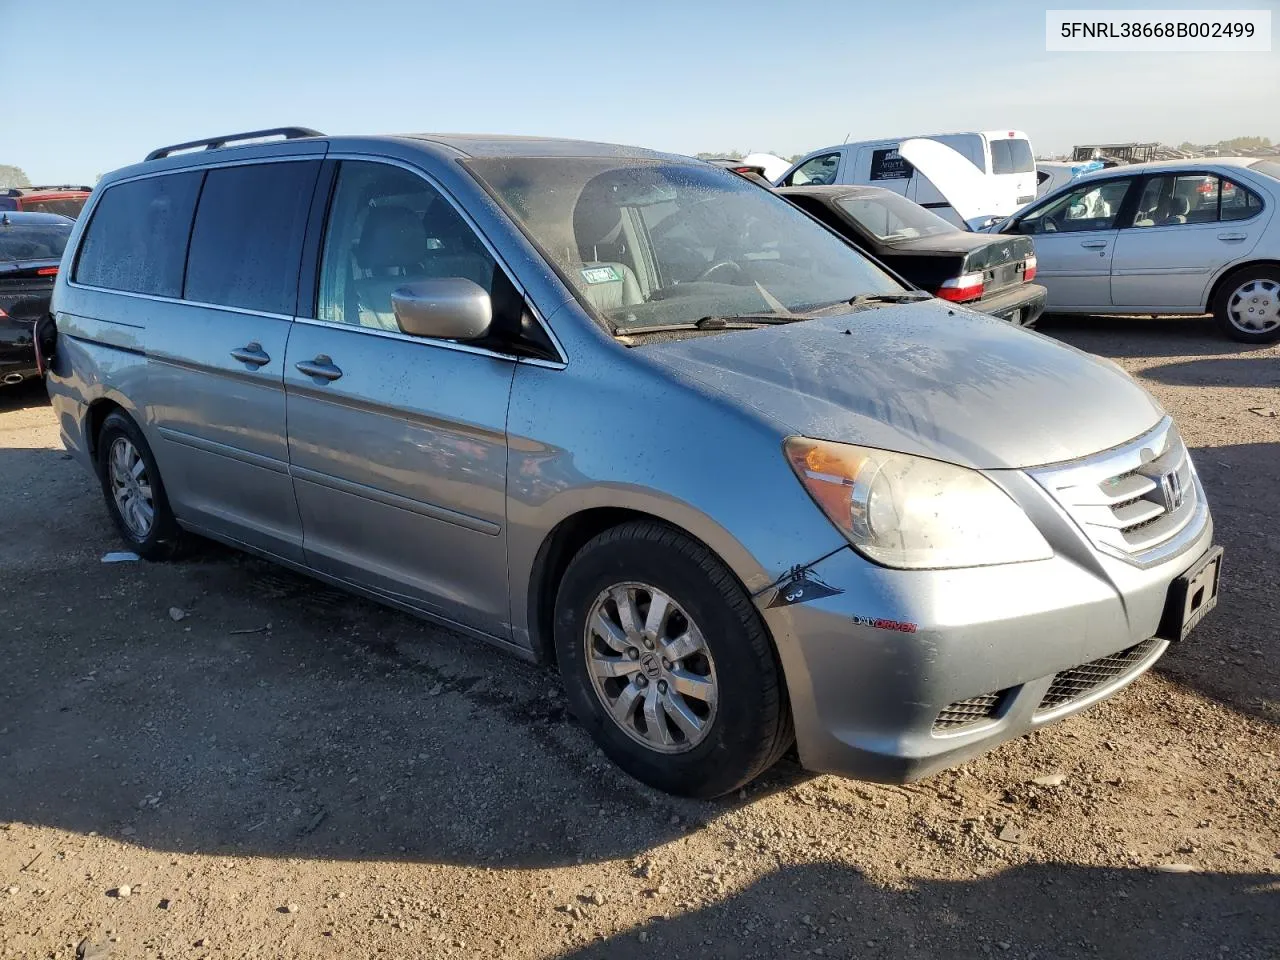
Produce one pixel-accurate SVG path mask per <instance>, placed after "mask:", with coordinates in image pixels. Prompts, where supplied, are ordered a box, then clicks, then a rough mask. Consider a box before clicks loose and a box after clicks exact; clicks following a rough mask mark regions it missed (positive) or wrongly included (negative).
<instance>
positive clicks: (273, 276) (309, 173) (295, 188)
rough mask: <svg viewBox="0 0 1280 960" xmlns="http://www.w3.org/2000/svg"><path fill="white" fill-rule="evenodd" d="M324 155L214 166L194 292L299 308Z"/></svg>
mask: <svg viewBox="0 0 1280 960" xmlns="http://www.w3.org/2000/svg"><path fill="white" fill-rule="evenodd" d="M319 169H320V162H319V161H318V160H306V161H296V162H294V161H289V162H281V163H261V164H250V165H248V166H242V167H221V168H219V169H216V170H210V171H209V174H208V176H207V178H206V179H205V184H204V191H203V192H202V193H201V194H200V207H199V209H198V210H197V211H196V222H195V227H194V229H193V230H192V231H191V255H190V258H189V259H188V262H187V286H186V290H185V291H184V293H183V296H184V297H186V299H188V300H196V301H199V302H201V303H213V304H218V305H219V306H227V307H241V308H242V309H245V310H260V311H262V312H264V313H282V314H290V315H291V314H292V313H293V312H294V307H295V305H296V303H297V293H298V261H299V258H300V256H301V251H302V238H303V233H304V232H305V230H306V226H307V212H308V210H309V209H310V205H311V192H312V190H313V189H314V187H315V182H316V174H317V172H318V171H319Z"/></svg>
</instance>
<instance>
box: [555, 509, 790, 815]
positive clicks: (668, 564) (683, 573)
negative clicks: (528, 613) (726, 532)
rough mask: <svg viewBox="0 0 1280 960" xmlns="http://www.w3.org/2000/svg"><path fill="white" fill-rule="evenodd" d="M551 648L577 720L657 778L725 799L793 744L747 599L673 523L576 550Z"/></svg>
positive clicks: (635, 770) (681, 789) (770, 654)
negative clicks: (724, 795) (554, 648)
mask: <svg viewBox="0 0 1280 960" xmlns="http://www.w3.org/2000/svg"><path fill="white" fill-rule="evenodd" d="M555 645H556V657H557V660H558V661H559V664H560V671H561V674H562V676H563V677H564V683H565V690H566V693H567V695H568V698H569V703H570V706H571V707H572V709H573V712H574V714H575V715H576V716H577V717H578V718H579V720H581V722H582V723H583V724H584V725H585V726H586V728H587V730H588V732H589V733H590V734H591V736H592V737H593V738H594V739H595V740H596V742H597V743H598V744H599V745H600V747H601V749H603V750H604V752H605V753H606V754H608V756H609V757H610V759H612V760H613V761H614V762H615V763H617V764H618V766H620V767H622V768H623V769H624V770H626V771H627V772H628V773H629V774H631V775H632V776H633V777H635V778H636V779H638V780H641V781H643V782H645V783H647V784H649V785H650V786H653V787H657V788H658V789H660V790H665V791H667V792H669V793H677V794H682V795H685V796H694V797H715V796H719V795H721V794H724V793H728V792H730V791H732V790H735V789H737V788H738V787H740V786H742V785H743V784H745V783H747V782H748V781H750V780H752V779H754V778H755V777H757V776H759V775H760V774H761V773H763V772H764V771H765V770H767V769H768V768H769V767H770V766H772V765H773V764H774V763H775V762H777V760H778V759H779V758H780V757H781V756H782V754H783V753H784V752H785V751H786V750H787V748H788V747H790V745H791V742H792V731H791V716H790V710H789V708H788V704H787V699H786V692H785V690H784V689H783V686H782V679H781V672H780V670H779V667H778V664H777V660H776V657H775V655H774V650H773V644H772V642H771V641H770V640H769V637H768V634H767V632H766V631H765V628H764V624H763V623H762V622H761V620H760V616H759V614H758V613H757V611H756V609H755V607H754V605H753V604H752V603H751V599H750V597H748V596H747V594H746V593H745V591H743V589H742V587H741V586H740V585H739V584H738V582H737V581H736V580H735V579H734V577H733V575H732V574H731V573H730V572H729V571H728V570H727V569H726V568H725V567H724V565H723V564H722V563H721V562H720V561H719V560H718V559H717V558H716V557H715V555H714V554H712V553H711V551H709V550H708V549H707V548H706V547H704V546H703V545H702V544H700V543H697V542H696V541H694V540H691V539H690V538H688V537H686V536H684V535H683V534H681V533H679V532H678V531H675V530H673V529H671V528H670V527H667V526H664V525H662V524H660V523H656V522H650V521H636V522H633V523H627V524H623V525H622V526H619V527H615V528H614V529H612V530H608V531H606V532H605V533H602V534H600V535H599V536H597V537H596V538H595V539H593V540H591V541H590V542H589V543H587V545H586V546H584V547H583V548H582V550H580V551H579V552H578V554H577V556H575V557H574V559H573V561H572V562H571V563H570V564H569V568H568V570H566V572H565V575H564V579H563V580H562V582H561V584H560V589H559V592H558V594H557V597H556V615H555Z"/></svg>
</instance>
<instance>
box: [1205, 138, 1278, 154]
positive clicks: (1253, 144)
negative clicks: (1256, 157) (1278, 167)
mask: <svg viewBox="0 0 1280 960" xmlns="http://www.w3.org/2000/svg"><path fill="white" fill-rule="evenodd" d="M1269 146H1271V140H1270V139H1269V138H1268V137H1233V138H1232V139H1230V140H1223V141H1222V142H1221V143H1219V144H1218V147H1219V149H1221V150H1224V151H1233V152H1237V153H1251V152H1252V151H1254V150H1265V149H1266V148H1267V147H1269Z"/></svg>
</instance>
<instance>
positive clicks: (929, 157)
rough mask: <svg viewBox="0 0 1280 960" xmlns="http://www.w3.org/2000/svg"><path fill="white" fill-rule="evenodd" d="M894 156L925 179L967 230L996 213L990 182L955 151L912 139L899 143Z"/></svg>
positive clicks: (997, 204) (922, 139)
mask: <svg viewBox="0 0 1280 960" xmlns="http://www.w3.org/2000/svg"><path fill="white" fill-rule="evenodd" d="M898 154H899V156H901V157H902V158H903V159H904V160H906V161H907V162H908V163H909V164H911V165H912V166H913V167H915V168H916V169H917V170H918V171H920V173H922V174H923V175H924V176H926V177H928V178H929V182H930V183H932V184H933V185H934V186H935V187H937V188H938V192H939V193H940V194H942V196H943V197H944V198H945V199H946V201H947V203H949V204H951V207H952V209H954V210H955V212H956V213H958V214H960V217H961V218H962V219H963V220H964V221H965V222H966V223H968V224H970V226H972V225H973V222H974V221H982V220H985V219H986V218H987V217H990V216H992V215H994V214H995V212H996V211H997V210H998V209H999V206H1000V205H999V202H998V201H997V200H996V197H995V194H994V187H993V185H992V180H991V178H990V177H988V176H987V175H986V174H985V173H983V171H981V170H979V169H978V168H977V167H975V166H974V165H973V161H972V160H970V159H969V158H968V157H966V156H965V155H964V154H962V153H960V152H959V151H958V150H954V149H952V148H951V147H949V146H947V145H946V144H945V143H939V142H938V141H937V140H930V139H929V138H928V137H914V138H912V139H911V140H904V141H902V143H901V144H900V145H899V146H898Z"/></svg>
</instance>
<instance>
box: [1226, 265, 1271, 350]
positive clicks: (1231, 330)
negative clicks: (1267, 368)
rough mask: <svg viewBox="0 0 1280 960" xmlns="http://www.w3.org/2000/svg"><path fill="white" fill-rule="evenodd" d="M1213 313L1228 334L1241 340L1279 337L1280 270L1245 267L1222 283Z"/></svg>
mask: <svg viewBox="0 0 1280 960" xmlns="http://www.w3.org/2000/svg"><path fill="white" fill-rule="evenodd" d="M1213 316H1214V319H1215V320H1217V322H1218V326H1219V327H1220V328H1221V329H1222V332H1223V333H1225V334H1226V335H1227V336H1228V337H1231V338H1232V339H1233V340H1239V341H1240V342H1241V343H1272V342H1273V341H1275V340H1280V269H1276V268H1275V267H1261V266H1259V267H1245V268H1243V269H1242V270H1239V271H1237V272H1236V273H1233V274H1232V275H1231V276H1229V277H1227V279H1226V280H1225V281H1224V282H1223V284H1222V286H1221V288H1220V289H1219V290H1218V294H1217V296H1216V297H1215V298H1214V303H1213Z"/></svg>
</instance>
